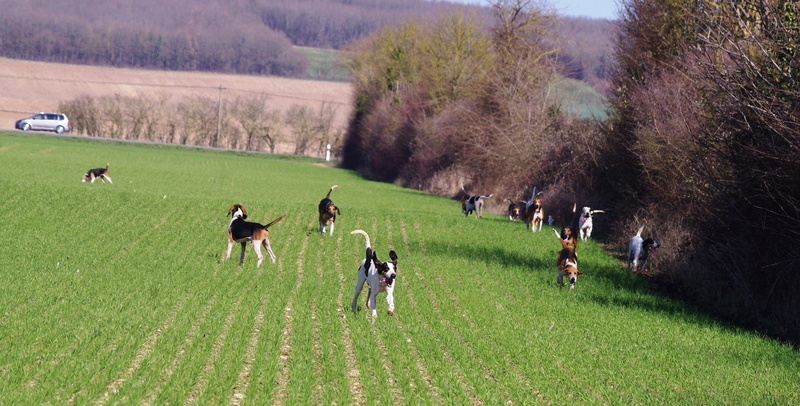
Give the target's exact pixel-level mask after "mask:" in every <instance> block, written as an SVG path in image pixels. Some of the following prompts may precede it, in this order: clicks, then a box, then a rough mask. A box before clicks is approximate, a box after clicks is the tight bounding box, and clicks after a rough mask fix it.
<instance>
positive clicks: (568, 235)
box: [559, 227, 578, 256]
mask: <svg viewBox="0 0 800 406" xmlns="http://www.w3.org/2000/svg"><path fill="white" fill-rule="evenodd" d="M559 238H561V240H563V241H564V242H565V243H566V244H567V246H568V247H570V248H572V250H573V251H575V255H576V256H577V255H578V238H577V237H576V236H575V232H574V231H572V227H564V228H562V229H561V235H560V236H559Z"/></svg>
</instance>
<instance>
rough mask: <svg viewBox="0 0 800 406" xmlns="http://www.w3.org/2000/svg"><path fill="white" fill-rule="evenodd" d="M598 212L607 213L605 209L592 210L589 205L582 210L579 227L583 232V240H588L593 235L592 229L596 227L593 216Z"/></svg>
mask: <svg viewBox="0 0 800 406" xmlns="http://www.w3.org/2000/svg"><path fill="white" fill-rule="evenodd" d="M596 213H605V211H603V210H592V209H590V208H588V207H584V208H583V210H582V211H581V216H580V217H579V218H578V229H579V230H580V233H581V240H583V241H586V240H587V239H588V238H590V237H591V236H592V229H593V228H594V222H593V221H592V216H594V215H595V214H596Z"/></svg>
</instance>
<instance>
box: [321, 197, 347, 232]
mask: <svg viewBox="0 0 800 406" xmlns="http://www.w3.org/2000/svg"><path fill="white" fill-rule="evenodd" d="M337 187H339V185H333V186H331V188H330V189H329V190H328V194H327V195H325V198H324V199H322V200H320V201H319V209H318V210H319V232H320V233H322V234H325V228H326V227H327V226H328V223H330V225H331V235H333V229H334V227H335V226H336V215H338V214H342V213H341V211H339V208H338V207H337V206H336V205H335V204H333V200H331V192H333V189H336V188H337Z"/></svg>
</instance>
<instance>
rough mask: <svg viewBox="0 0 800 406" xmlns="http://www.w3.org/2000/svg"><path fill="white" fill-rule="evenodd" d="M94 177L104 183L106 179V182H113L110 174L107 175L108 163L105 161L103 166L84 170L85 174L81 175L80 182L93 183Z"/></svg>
mask: <svg viewBox="0 0 800 406" xmlns="http://www.w3.org/2000/svg"><path fill="white" fill-rule="evenodd" d="M96 179H100V180H102V181H103V183H106V180H107V181H108V183H112V184H113V183H114V182H112V181H111V175H109V173H108V163H106V167H105V168H94V169H89V170H88V171H86V174H85V175H83V178H81V182H86V181H89V182H91V183H94V181H95V180H96Z"/></svg>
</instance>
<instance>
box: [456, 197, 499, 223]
mask: <svg viewBox="0 0 800 406" xmlns="http://www.w3.org/2000/svg"><path fill="white" fill-rule="evenodd" d="M490 197H492V195H491V194H489V195H475V196H467V195H464V196H462V197H461V212H462V213H464V215H465V216H469V215H470V214H472V212H473V211H474V212H475V218H479V217H483V205H484V203H485V202H484V200H485V199H488V198H490Z"/></svg>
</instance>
